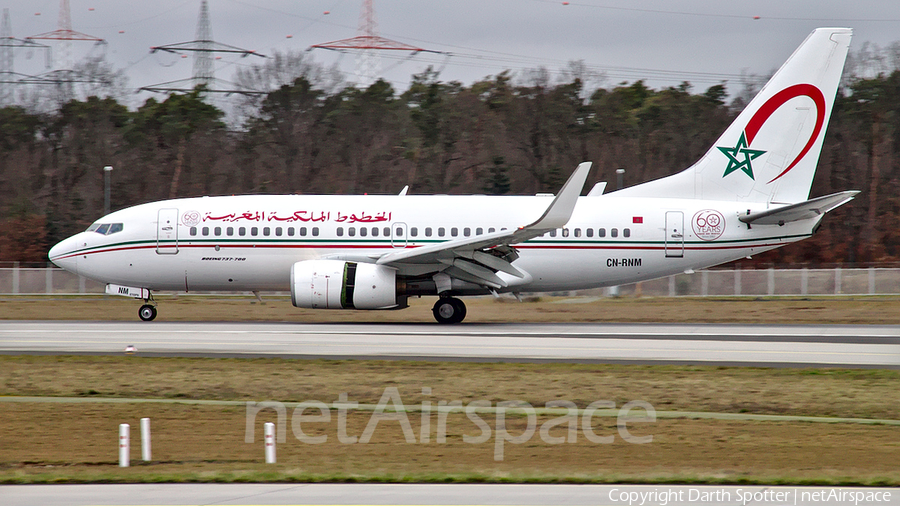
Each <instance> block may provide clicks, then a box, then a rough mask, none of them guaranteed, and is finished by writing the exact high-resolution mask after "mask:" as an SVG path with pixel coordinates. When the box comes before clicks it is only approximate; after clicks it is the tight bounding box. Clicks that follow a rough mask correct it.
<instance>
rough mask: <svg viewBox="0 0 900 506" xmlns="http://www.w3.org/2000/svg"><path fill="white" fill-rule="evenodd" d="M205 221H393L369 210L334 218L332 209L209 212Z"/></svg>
mask: <svg viewBox="0 0 900 506" xmlns="http://www.w3.org/2000/svg"><path fill="white" fill-rule="evenodd" d="M203 221H225V222H235V221H256V222H265V221H283V222H287V223H293V222H297V221H301V222H304V223H307V222H314V223H315V222H325V221H335V222H337V223H381V222H385V221H391V213H388V212H383V211H382V212H380V213H374V214H370V213H367V212H361V213H344V212H341V211H338V212H337V213H335V217H334V218H333V219H332V213H331V212H330V211H294V213H293V214H285V213H280V212H278V211H270V212H266V211H245V212H243V213H228V214H216V213H211V212H207V213H205V214H204V215H203Z"/></svg>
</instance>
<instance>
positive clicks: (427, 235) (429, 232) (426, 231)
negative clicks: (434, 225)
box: [425, 227, 431, 237]
mask: <svg viewBox="0 0 900 506" xmlns="http://www.w3.org/2000/svg"><path fill="white" fill-rule="evenodd" d="M425 237H431V227H425Z"/></svg>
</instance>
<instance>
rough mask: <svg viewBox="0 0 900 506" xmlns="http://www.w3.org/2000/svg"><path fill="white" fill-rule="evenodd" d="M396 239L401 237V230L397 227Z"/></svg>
mask: <svg viewBox="0 0 900 506" xmlns="http://www.w3.org/2000/svg"><path fill="white" fill-rule="evenodd" d="M396 232H397V235H396V236H397V237H403V229H402V228H401V227H397V230H396Z"/></svg>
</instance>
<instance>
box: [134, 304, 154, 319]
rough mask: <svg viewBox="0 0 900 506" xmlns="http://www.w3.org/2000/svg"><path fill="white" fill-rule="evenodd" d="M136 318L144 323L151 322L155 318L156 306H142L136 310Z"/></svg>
mask: <svg viewBox="0 0 900 506" xmlns="http://www.w3.org/2000/svg"><path fill="white" fill-rule="evenodd" d="M138 316H139V317H140V318H141V320H144V321H145V322H149V321H153V319H154V318H156V306H151V305H150V304H144V305H143V306H141V308H140V309H138Z"/></svg>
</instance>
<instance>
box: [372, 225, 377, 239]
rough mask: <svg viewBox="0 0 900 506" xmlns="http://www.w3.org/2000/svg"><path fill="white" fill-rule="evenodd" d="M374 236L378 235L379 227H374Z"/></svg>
mask: <svg viewBox="0 0 900 506" xmlns="http://www.w3.org/2000/svg"><path fill="white" fill-rule="evenodd" d="M372 237H378V227H372Z"/></svg>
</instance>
